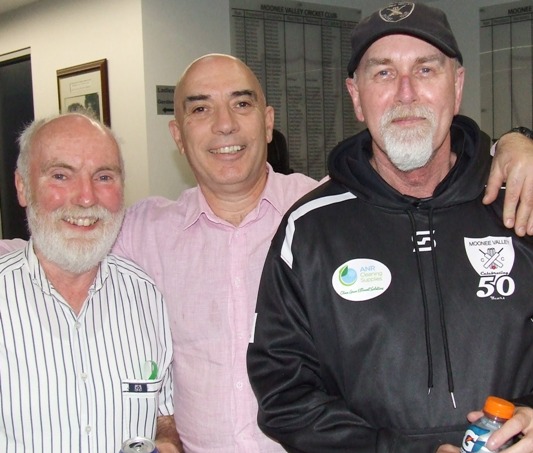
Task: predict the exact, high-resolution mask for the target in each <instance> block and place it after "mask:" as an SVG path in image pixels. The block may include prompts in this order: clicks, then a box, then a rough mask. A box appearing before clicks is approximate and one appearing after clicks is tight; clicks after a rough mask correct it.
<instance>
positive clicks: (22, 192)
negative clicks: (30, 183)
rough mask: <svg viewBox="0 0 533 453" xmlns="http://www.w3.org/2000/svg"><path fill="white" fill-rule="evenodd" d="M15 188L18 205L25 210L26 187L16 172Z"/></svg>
mask: <svg viewBox="0 0 533 453" xmlns="http://www.w3.org/2000/svg"><path fill="white" fill-rule="evenodd" d="M15 187H16V189H17V198H18V200H19V204H20V205H21V206H22V207H23V208H25V207H26V206H28V200H26V186H25V184H24V180H23V179H22V176H21V175H20V173H19V171H18V170H16V171H15Z"/></svg>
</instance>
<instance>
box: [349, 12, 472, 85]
mask: <svg viewBox="0 0 533 453" xmlns="http://www.w3.org/2000/svg"><path fill="white" fill-rule="evenodd" d="M397 34H399V35H410V36H414V37H415V38H420V39H422V40H424V41H427V42H428V43H430V44H432V45H434V46H435V47H436V48H437V49H439V50H440V51H442V53H444V54H445V55H447V56H448V57H451V58H457V59H458V60H459V62H460V63H461V64H463V56H462V55H461V51H460V50H459V46H458V45H457V41H456V40H455V37H454V35H453V32H452V29H451V27H450V24H449V23H448V19H447V18H446V14H444V12H442V11H441V10H440V9H437V8H433V7H431V6H427V5H425V4H423V3H413V2H395V3H391V4H390V5H388V6H386V7H385V8H382V9H380V10H379V11H376V12H374V13H373V14H371V15H370V16H368V17H366V18H364V19H363V20H362V21H361V22H359V23H358V24H357V25H356V26H355V28H354V29H353V31H352V57H351V58H350V62H349V63H348V75H349V76H350V77H353V73H354V71H355V70H356V69H357V65H358V64H359V61H360V60H361V57H362V56H363V54H364V53H365V52H366V50H367V49H368V48H369V47H370V46H371V45H372V43H373V42H374V41H377V40H378V39H380V38H383V37H384V36H387V35H397Z"/></svg>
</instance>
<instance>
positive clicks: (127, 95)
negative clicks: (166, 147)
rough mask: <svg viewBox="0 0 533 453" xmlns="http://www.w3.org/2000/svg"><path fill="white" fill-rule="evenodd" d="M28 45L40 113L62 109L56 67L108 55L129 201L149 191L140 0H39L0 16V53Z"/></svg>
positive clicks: (114, 124)
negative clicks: (59, 105)
mask: <svg viewBox="0 0 533 453" xmlns="http://www.w3.org/2000/svg"><path fill="white" fill-rule="evenodd" d="M25 47H30V48H31V58H32V78H33V95H34V107H35V116H36V117H42V116H47V115H51V114H55V113H57V112H58V98H57V79H56V70H57V69H61V68H66V67H70V66H75V65H78V64H81V63H86V62H89V61H94V60H99V59H102V58H107V60H108V71H109V89H110V107H111V112H110V115H111V125H112V127H113V129H114V130H115V131H116V133H117V135H118V136H119V137H120V138H122V140H123V152H124V157H125V161H126V174H127V181H128V183H127V187H126V201H127V202H128V203H131V202H132V201H134V200H137V199H138V198H141V197H143V196H146V195H147V194H148V192H149V181H148V175H147V173H146V168H147V166H148V164H147V155H146V149H147V139H146V113H145V110H146V106H145V96H144V71H143V42H142V20H141V0H111V1H109V0H69V1H67V0H41V1H39V2H36V3H34V4H31V5H28V6H25V7H22V8H20V9H18V10H15V11H11V12H8V13H5V14H3V15H0V54H4V53H8V52H12V51H14V50H17V49H21V48H25ZM133 181H134V183H133Z"/></svg>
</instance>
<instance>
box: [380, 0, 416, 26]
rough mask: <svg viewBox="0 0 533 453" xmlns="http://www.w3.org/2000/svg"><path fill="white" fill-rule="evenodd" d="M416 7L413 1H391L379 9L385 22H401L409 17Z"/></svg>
mask: <svg viewBox="0 0 533 453" xmlns="http://www.w3.org/2000/svg"><path fill="white" fill-rule="evenodd" d="M414 9H415V4H414V3H412V2H396V3H391V4H390V5H389V6H387V7H386V8H383V9H381V10H380V11H379V17H381V19H383V20H384V21H385V22H400V21H401V20H404V19H405V18H406V17H409V16H410V15H411V13H412V12H413V10H414Z"/></svg>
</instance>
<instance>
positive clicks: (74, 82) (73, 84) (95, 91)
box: [57, 58, 111, 127]
mask: <svg viewBox="0 0 533 453" xmlns="http://www.w3.org/2000/svg"><path fill="white" fill-rule="evenodd" d="M57 91H58V98H59V112H60V113H67V112H72V111H76V110H90V111H92V113H93V114H94V115H95V116H96V117H97V118H98V119H99V120H100V121H102V122H103V123H104V124H106V125H107V126H109V127H111V118H110V114H109V84H108V79H107V59H105V58H104V59H102V60H97V61H91V62H89V63H84V64H80V65H77V66H71V67H69V68H64V69H58V70H57Z"/></svg>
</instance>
